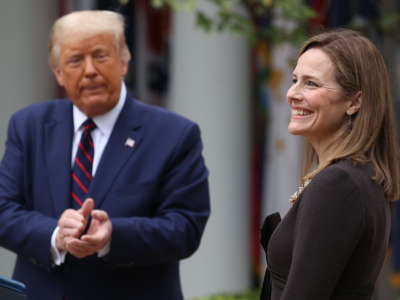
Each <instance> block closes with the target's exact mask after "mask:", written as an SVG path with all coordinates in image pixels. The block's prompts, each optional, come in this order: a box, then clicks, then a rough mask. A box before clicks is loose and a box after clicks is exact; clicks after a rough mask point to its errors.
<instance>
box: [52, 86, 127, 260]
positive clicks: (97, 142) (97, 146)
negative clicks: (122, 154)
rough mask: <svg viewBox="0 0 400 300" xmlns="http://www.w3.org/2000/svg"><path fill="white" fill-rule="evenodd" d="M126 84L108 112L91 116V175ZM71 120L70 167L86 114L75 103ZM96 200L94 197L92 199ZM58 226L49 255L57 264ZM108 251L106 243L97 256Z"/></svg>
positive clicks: (59, 256)
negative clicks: (72, 124)
mask: <svg viewBox="0 0 400 300" xmlns="http://www.w3.org/2000/svg"><path fill="white" fill-rule="evenodd" d="M126 94H127V92H126V86H125V84H124V83H122V87H121V94H120V97H119V100H118V103H117V105H115V106H114V107H113V108H112V109H111V110H110V111H109V112H107V113H105V114H104V115H100V116H96V117H93V118H92V120H93V122H94V123H95V124H96V126H97V127H96V128H95V129H93V130H92V132H91V136H92V140H93V145H94V157H93V166H92V176H93V178H94V177H95V176H96V171H97V167H98V165H99V162H100V158H101V156H102V154H103V151H104V148H105V147H106V145H107V142H108V140H109V138H110V136H111V133H112V130H113V128H114V125H115V122H116V121H117V119H118V116H119V114H120V112H121V110H122V108H123V106H124V104H125V100H126ZM72 114H73V122H74V135H73V138H72V155H71V168H73V166H74V159H75V155H76V152H77V151H78V145H79V141H80V139H81V135H82V133H83V127H82V124H83V122H85V121H86V119H87V116H86V115H85V114H84V113H82V112H81V111H80V110H79V109H78V108H77V107H76V106H75V105H74V106H73V110H72ZM94 200H96V199H94ZM58 229H59V228H58V226H57V227H56V228H55V229H54V231H53V234H52V236H51V255H52V258H53V262H54V264H55V265H57V266H59V265H61V264H62V263H63V262H64V261H65V256H66V254H67V251H62V252H59V251H58V249H57V247H56V236H57V233H58ZM109 251H110V244H109V243H108V244H107V245H106V246H105V247H104V248H103V249H101V250H99V251H98V252H97V255H98V256H99V257H102V256H104V255H106V254H107V253H108V252H109Z"/></svg>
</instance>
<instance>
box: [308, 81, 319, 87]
mask: <svg viewBox="0 0 400 300" xmlns="http://www.w3.org/2000/svg"><path fill="white" fill-rule="evenodd" d="M307 85H308V86H311V87H318V84H316V83H315V82H314V81H311V80H308V81H307Z"/></svg>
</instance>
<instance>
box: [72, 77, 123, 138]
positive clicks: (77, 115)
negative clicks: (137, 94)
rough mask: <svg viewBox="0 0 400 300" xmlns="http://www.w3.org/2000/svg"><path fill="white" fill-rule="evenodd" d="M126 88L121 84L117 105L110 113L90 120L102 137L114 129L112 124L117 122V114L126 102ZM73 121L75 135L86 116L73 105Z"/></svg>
mask: <svg viewBox="0 0 400 300" xmlns="http://www.w3.org/2000/svg"><path fill="white" fill-rule="evenodd" d="M126 94H127V92H126V86H125V83H124V82H122V87H121V93H120V96H119V99H118V103H117V105H115V106H114V107H113V108H112V109H111V110H110V111H108V112H106V113H105V114H103V115H100V116H96V117H93V118H92V120H93V122H94V123H95V124H96V126H97V128H98V129H99V130H100V132H101V133H102V134H103V135H106V136H109V135H111V131H112V130H113V128H114V124H115V122H116V121H117V118H118V116H119V113H120V112H121V110H122V108H123V107H124V104H125V100H126ZM72 112H73V119H74V133H77V132H78V130H79V129H80V128H81V126H82V123H83V122H85V121H86V119H87V116H86V115H85V114H84V113H83V112H81V111H80V110H79V109H78V108H77V107H76V106H75V105H73V111H72Z"/></svg>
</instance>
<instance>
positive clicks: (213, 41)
mask: <svg viewBox="0 0 400 300" xmlns="http://www.w3.org/2000/svg"><path fill="white" fill-rule="evenodd" d="M201 4H204V5H205V6H204V8H205V9H206V10H207V11H211V12H212V9H211V8H210V7H209V6H206V5H207V4H206V3H205V1H203V2H201ZM194 24H195V23H194V17H193V14H190V13H187V12H182V13H178V14H176V15H175V18H174V35H173V39H172V47H173V49H172V63H171V68H172V70H171V74H172V82H171V90H170V97H169V102H168V106H169V108H170V109H172V110H174V111H176V112H178V113H180V114H182V115H184V116H186V117H188V118H190V119H192V120H194V121H195V122H197V123H198V124H199V125H200V128H201V131H202V138H203V142H204V157H205V160H206V164H207V166H208V168H209V171H210V177H209V180H210V195H211V211H212V212H211V217H210V219H209V222H208V224H207V227H206V230H205V233H204V236H203V240H202V243H201V245H200V248H199V250H198V251H197V252H196V253H195V254H194V256H193V257H191V258H189V259H187V260H184V261H183V263H182V267H181V271H182V285H183V291H184V294H185V297H186V298H192V297H197V296H205V295H210V294H214V293H220V292H237V291H243V290H245V289H247V288H248V287H249V283H250V278H249V277H250V276H249V272H250V271H249V268H250V252H249V251H250V250H249V206H250V203H249V187H248V185H249V140H250V139H249V136H250V135H249V122H250V120H249V101H250V100H249V97H250V92H249V74H248V73H249V66H248V60H249V59H248V56H249V51H248V46H247V42H246V40H245V39H244V38H238V37H234V36H232V35H231V34H229V33H224V34H221V33H212V34H210V35H207V34H205V33H204V32H202V31H201V30H199V29H197V28H195V25H194ZM188 201H190V199H188Z"/></svg>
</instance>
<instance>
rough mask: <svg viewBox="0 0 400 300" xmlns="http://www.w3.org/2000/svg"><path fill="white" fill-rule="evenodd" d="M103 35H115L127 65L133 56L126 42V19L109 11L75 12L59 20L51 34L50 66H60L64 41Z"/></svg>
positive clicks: (122, 57) (120, 52)
mask: <svg viewBox="0 0 400 300" xmlns="http://www.w3.org/2000/svg"><path fill="white" fill-rule="evenodd" d="M102 33H109V34H112V35H114V37H115V42H116V47H117V50H118V53H119V56H120V59H121V61H122V62H123V63H126V64H127V63H128V62H129V60H130V59H131V54H130V52H129V49H128V46H127V45H126V42H125V35H124V18H123V16H122V15H120V14H119V13H116V12H112V11H107V10H82V11H75V12H72V13H69V14H67V15H65V16H62V17H61V18H59V19H57V20H56V22H55V23H54V25H53V27H52V29H51V32H50V40H49V49H48V51H49V53H48V59H49V64H50V65H51V66H56V65H57V64H58V58H59V56H60V48H61V47H60V44H61V43H62V42H63V41H67V40H69V41H71V40H73V39H74V38H76V39H82V38H88V37H92V36H95V35H98V34H102Z"/></svg>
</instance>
